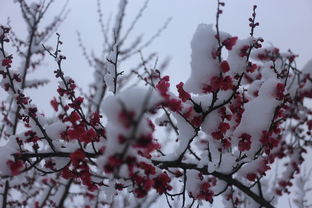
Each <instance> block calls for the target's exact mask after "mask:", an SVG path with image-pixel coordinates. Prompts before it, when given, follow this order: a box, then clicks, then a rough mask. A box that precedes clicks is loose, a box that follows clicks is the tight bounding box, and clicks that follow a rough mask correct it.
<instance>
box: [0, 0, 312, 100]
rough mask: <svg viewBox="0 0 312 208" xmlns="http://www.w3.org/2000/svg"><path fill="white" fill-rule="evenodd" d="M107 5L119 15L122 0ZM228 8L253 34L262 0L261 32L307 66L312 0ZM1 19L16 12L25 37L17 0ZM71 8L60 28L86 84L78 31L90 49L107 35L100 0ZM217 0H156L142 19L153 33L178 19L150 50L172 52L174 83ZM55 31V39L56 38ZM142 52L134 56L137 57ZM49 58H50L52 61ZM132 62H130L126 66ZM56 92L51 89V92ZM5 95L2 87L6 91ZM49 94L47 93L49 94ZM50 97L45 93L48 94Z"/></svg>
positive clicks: (7, 1)
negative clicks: (251, 25) (253, 14)
mask: <svg viewBox="0 0 312 208" xmlns="http://www.w3.org/2000/svg"><path fill="white" fill-rule="evenodd" d="M64 2H65V0H56V1H55V5H53V6H52V7H51V10H50V11H49V13H48V18H47V19H52V18H53V16H54V15H56V14H58V12H59V10H60V9H61V8H62V5H63V4H64ZM102 2H103V3H102V9H103V13H104V16H105V17H106V18H107V17H109V16H110V15H113V14H114V12H115V9H116V7H117V2H118V1H117V0H103V1H102ZM143 3H144V0H129V5H128V10H127V12H126V17H127V18H126V23H125V25H127V24H130V23H131V21H132V20H133V18H134V17H135V15H136V12H137V11H138V9H139V8H140V7H141V6H142V4H143ZM225 3H226V6H225V8H224V14H222V16H221V20H220V28H221V30H222V31H225V32H228V33H230V34H232V35H236V36H239V37H240V38H245V37H247V36H248V34H249V27H248V18H249V17H250V15H251V12H252V6H253V5H254V4H256V5H258V10H257V20H258V21H259V22H260V27H258V28H257V29H256V36H261V37H263V38H264V40H265V41H266V42H267V44H273V45H274V46H276V47H279V48H280V49H281V50H282V51H286V50H288V49H291V50H292V51H293V52H294V53H296V54H299V55H300V57H299V59H298V66H299V67H302V66H304V64H305V63H306V62H307V61H308V60H309V59H310V58H312V52H311V48H312V0H225ZM0 5H1V6H0V24H6V22H7V18H8V17H11V21H12V24H11V25H12V26H13V29H14V30H15V31H16V32H17V34H18V35H19V36H20V37H23V36H24V35H25V25H24V22H23V21H22V20H21V16H20V14H19V12H20V10H19V8H18V5H17V4H13V0H0ZM68 8H69V9H70V10H71V11H70V13H69V16H68V17H67V19H66V20H65V22H64V23H63V24H62V25H61V27H60V28H59V31H58V32H59V33H60V34H61V35H62V40H63V42H64V46H63V53H64V54H65V55H66V56H67V62H66V64H65V66H64V70H65V73H67V74H69V75H70V76H72V77H73V78H74V79H75V80H76V81H77V82H78V84H79V85H80V86H82V87H86V86H87V85H88V84H89V83H90V82H91V79H92V76H93V75H92V71H90V69H89V68H88V65H87V63H86V61H85V60H84V58H83V57H82V55H81V54H82V53H81V50H80V49H79V47H78V43H77V35H76V32H77V31H79V32H80V33H81V35H82V39H83V41H84V43H85V45H86V46H87V49H88V51H90V52H91V51H92V50H93V51H94V52H95V53H99V51H100V50H101V47H100V46H101V44H102V40H103V39H102V37H101V33H100V27H99V24H98V21H97V19H98V17H97V12H96V10H97V8H96V0H71V1H70V2H69V5H68ZM215 12H216V0H150V2H149V6H148V9H147V10H146V12H145V14H144V16H143V18H142V19H141V20H140V22H139V24H138V25H137V27H136V29H135V31H134V34H133V36H132V37H135V36H136V35H139V34H144V36H145V37H146V38H148V37H150V36H152V35H153V34H154V33H155V32H156V31H157V30H158V29H159V28H160V27H161V26H162V25H163V24H164V22H165V21H166V20H167V19H168V18H169V17H172V18H173V20H172V22H171V23H170V25H169V27H168V28H167V29H166V30H165V31H164V32H163V33H162V34H161V36H160V37H159V38H158V39H157V40H156V41H155V42H154V43H153V44H152V45H151V46H150V47H149V48H148V49H147V50H145V51H143V54H148V53H149V52H157V53H158V55H159V59H160V60H164V59H165V58H166V57H167V56H170V57H171V58H172V59H171V64H170V66H169V68H168V71H167V72H166V73H167V74H169V75H171V79H172V81H173V84H174V83H178V82H179V81H185V80H186V79H187V76H188V75H189V73H190V53H191V51H190V41H191V39H192V35H193V33H194V31H195V29H196V27H197V25H198V24H200V23H207V24H212V23H215ZM54 41H55V37H52V39H51V42H50V43H51V44H54ZM138 61H140V57H139V56H137V57H134V62H135V63H137V62H138ZM46 63H49V62H48V61H47V62H46ZM124 67H126V66H124ZM54 69H55V66H51V65H50V66H49V65H45V66H44V67H42V70H41V71H40V72H39V74H40V75H39V76H42V77H45V78H49V77H50V78H52V76H53V70H54ZM55 89H56V88H55V83H54V84H53V83H52V84H51V85H50V86H48V87H45V88H44V89H43V90H45V91H49V92H48V93H46V94H43V93H42V91H39V92H41V93H37V92H35V93H32V94H31V96H32V98H33V100H34V101H35V103H37V104H39V106H40V105H41V106H44V105H46V104H47V103H48V101H49V99H50V98H52V97H53V94H56V93H55ZM51 91H52V92H53V93H50V92H51ZM0 95H1V92H0ZM43 95H46V96H43ZM43 97H44V99H42V98H43Z"/></svg>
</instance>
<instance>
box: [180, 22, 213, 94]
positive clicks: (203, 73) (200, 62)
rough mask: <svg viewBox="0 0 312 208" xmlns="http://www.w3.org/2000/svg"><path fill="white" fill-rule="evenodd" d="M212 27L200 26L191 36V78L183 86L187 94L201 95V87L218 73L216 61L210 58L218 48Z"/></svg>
mask: <svg viewBox="0 0 312 208" xmlns="http://www.w3.org/2000/svg"><path fill="white" fill-rule="evenodd" d="M212 27H213V25H206V24H200V25H199V26H198V27H197V30H196V32H195V34H194V36H193V39H192V42H191V48H192V55H191V76H190V78H189V79H188V80H187V81H186V83H185V85H184V88H185V90H186V91H188V92H192V93H197V94H200V93H202V88H203V85H204V84H207V83H208V84H209V81H210V79H211V78H212V77H213V76H216V75H217V74H218V73H219V64H218V61H217V59H213V57H212V53H213V52H214V51H216V49H217V47H218V44H217V40H216V38H215V34H216V33H215V31H214V30H213V28H212Z"/></svg>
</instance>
